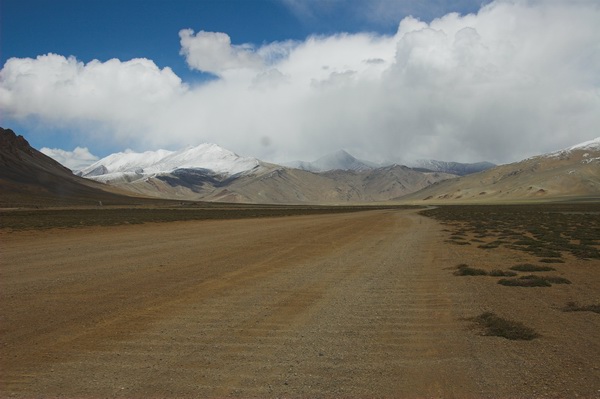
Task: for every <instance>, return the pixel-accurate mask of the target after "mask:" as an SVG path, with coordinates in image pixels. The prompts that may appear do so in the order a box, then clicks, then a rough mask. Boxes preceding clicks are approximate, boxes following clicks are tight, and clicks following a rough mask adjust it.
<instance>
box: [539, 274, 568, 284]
mask: <svg viewBox="0 0 600 399" xmlns="http://www.w3.org/2000/svg"><path fill="white" fill-rule="evenodd" d="M542 278H543V279H544V280H546V281H547V282H549V283H552V284H571V281H569V280H567V279H566V278H564V277H556V276H551V277H542Z"/></svg>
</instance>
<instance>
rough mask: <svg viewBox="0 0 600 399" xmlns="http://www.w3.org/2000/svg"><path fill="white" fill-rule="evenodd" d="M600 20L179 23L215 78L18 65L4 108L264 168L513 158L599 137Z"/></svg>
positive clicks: (480, 15)
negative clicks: (194, 147) (322, 161)
mask: <svg viewBox="0 0 600 399" xmlns="http://www.w3.org/2000/svg"><path fill="white" fill-rule="evenodd" d="M599 20H600V7H598V5H597V3H596V2H594V1H584V0H581V1H576V2H560V1H544V2H542V1H535V0H530V1H518V0H515V1H495V2H492V3H489V4H487V5H485V6H483V7H482V8H481V9H480V10H479V11H478V12H477V13H476V14H468V15H460V14H457V13H450V14H447V15H445V16H443V17H442V18H438V19H434V20H432V21H431V22H424V21H420V20H418V19H416V18H412V17H406V18H404V19H402V21H400V22H399V25H398V30H397V32H396V33H395V34H394V35H378V34H374V33H357V34H336V35H330V36H312V37H308V38H307V39H306V40H304V41H300V42H292V41H289V42H277V43H270V44H265V45H262V46H259V47H254V46H251V45H246V44H240V45H237V44H232V43H231V39H230V38H229V36H228V35H227V34H225V33H219V32H203V31H200V32H199V33H197V34H195V33H194V32H193V31H192V30H182V31H181V32H180V38H181V52H182V54H183V55H184V56H185V58H186V60H187V62H188V64H189V65H190V67H192V68H194V69H198V70H201V71H205V72H211V73H213V74H216V75H217V76H219V79H216V80H213V81H210V82H207V83H204V84H201V85H195V86H188V85H186V84H185V83H184V82H182V81H181V79H179V77H177V76H176V75H175V74H174V73H173V72H172V71H171V70H170V69H169V68H163V69H160V68H158V67H157V66H156V65H155V64H154V63H153V62H152V61H151V60H147V59H136V60H130V61H119V60H109V61H107V62H99V61H92V62H90V63H87V64H84V63H81V62H80V61H78V60H76V59H75V58H72V57H71V58H66V57H63V56H60V55H54V54H49V55H45V56H39V57H37V58H35V59H29V58H27V59H16V58H13V59H10V60H8V61H7V63H6V64H5V65H4V67H3V68H2V70H1V71H0V107H2V109H3V110H5V112H6V114H7V115H9V116H10V117H13V118H28V117H36V118H41V119H42V120H47V121H50V122H52V121H54V122H56V123H58V122H60V123H63V124H65V123H67V124H68V123H72V124H76V123H78V124H81V123H87V124H88V125H90V126H101V127H102V132H103V134H105V138H106V140H116V141H118V142H120V143H123V146H131V147H134V148H136V149H137V150H146V149H155V148H156V147H157V146H168V147H171V148H180V147H183V146H185V145H190V144H198V143H200V142H205V141H208V142H215V143H218V144H220V145H222V146H225V147H227V148H230V149H232V150H234V151H236V152H238V153H241V154H244V155H253V156H258V157H262V158H264V159H266V160H270V161H287V160H291V159H314V158H317V157H319V156H321V155H323V154H324V153H326V152H329V151H334V150H337V149H339V148H345V149H347V150H349V151H350V152H352V153H353V154H354V155H357V156H359V157H362V158H365V159H371V160H375V161H377V160H385V159H388V160H396V161H403V160H404V161H409V160H411V159H414V158H436V159H444V160H457V161H478V160H489V161H493V162H510V161H515V160H519V159H522V158H524V157H527V156H531V155H534V154H537V153H540V152H545V151H551V150H555V149H558V148H563V147H567V146H570V145H572V144H575V143H577V142H581V141H585V140H589V139H590V138H593V137H596V136H597V135H598V134H597V132H598V129H599V128H600V82H599V81H598V75H597V71H598V70H600V47H598V43H600V27H599V26H598V23H597V21H599ZM96 130H97V129H86V130H85V131H82V135H86V134H91V133H88V132H94V131H96ZM265 142H268V143H269V145H268V146H267V145H264V143H265Z"/></svg>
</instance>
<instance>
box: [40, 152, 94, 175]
mask: <svg viewBox="0 0 600 399" xmlns="http://www.w3.org/2000/svg"><path fill="white" fill-rule="evenodd" d="M40 152H41V153H42V154H45V155H47V156H49V157H50V158H52V159H54V160H55V161H57V162H58V163H60V164H62V165H64V166H66V167H67V168H69V169H71V170H73V171H77V170H81V169H83V168H85V167H86V166H90V165H91V164H93V163H94V162H96V161H97V160H98V159H99V158H98V157H97V156H95V155H94V154H92V153H91V152H90V150H88V149H87V147H76V148H75V149H74V150H73V151H65V150H61V149H59V148H47V147H44V148H42V149H41V150H40Z"/></svg>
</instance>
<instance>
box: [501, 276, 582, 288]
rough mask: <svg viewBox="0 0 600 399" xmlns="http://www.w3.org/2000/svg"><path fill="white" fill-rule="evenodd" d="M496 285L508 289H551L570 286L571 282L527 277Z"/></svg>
mask: <svg viewBox="0 0 600 399" xmlns="http://www.w3.org/2000/svg"><path fill="white" fill-rule="evenodd" d="M498 284H501V285H506V286H509V287H551V286H552V284H571V282H570V281H569V280H567V279H566V278H564V277H557V276H536V275H529V276H522V277H519V278H511V279H502V280H499V281H498Z"/></svg>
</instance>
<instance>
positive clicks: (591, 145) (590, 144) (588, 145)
mask: <svg viewBox="0 0 600 399" xmlns="http://www.w3.org/2000/svg"><path fill="white" fill-rule="evenodd" d="M573 150H592V151H598V150H600V137H596V138H595V139H593V140H589V141H584V142H583V143H579V144H576V145H574V146H573V147H570V148H568V149H567V151H573Z"/></svg>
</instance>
